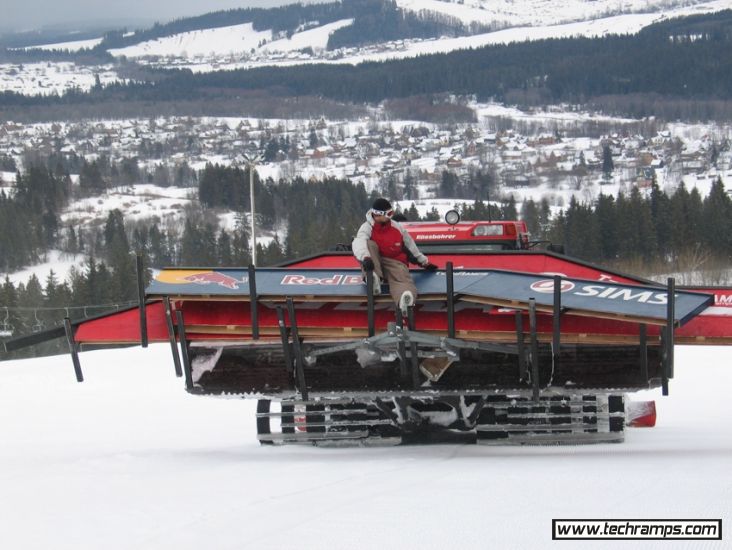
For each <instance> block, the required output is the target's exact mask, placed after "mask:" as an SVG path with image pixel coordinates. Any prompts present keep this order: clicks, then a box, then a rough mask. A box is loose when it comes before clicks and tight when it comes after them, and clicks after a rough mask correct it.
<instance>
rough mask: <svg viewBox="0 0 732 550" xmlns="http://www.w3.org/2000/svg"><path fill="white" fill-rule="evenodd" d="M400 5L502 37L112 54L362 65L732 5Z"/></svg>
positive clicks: (317, 36) (629, 25)
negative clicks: (327, 47) (357, 45)
mask: <svg viewBox="0 0 732 550" xmlns="http://www.w3.org/2000/svg"><path fill="white" fill-rule="evenodd" d="M397 3H398V4H399V6H400V7H402V8H404V9H406V10H410V11H415V12H417V13H420V12H425V11H433V12H438V13H442V14H444V15H448V16H450V17H455V18H458V19H460V20H462V21H463V22H464V23H466V24H467V23H471V22H477V23H482V24H486V25H491V26H494V27H495V28H497V29H501V30H497V31H496V32H490V33H484V34H478V35H473V36H464V37H459V38H439V39H431V40H418V39H410V40H398V41H393V42H387V43H381V44H376V45H372V46H366V47H362V48H339V49H336V50H330V51H328V50H325V45H326V44H327V42H328V36H329V35H330V33H332V32H333V31H334V30H336V29H338V28H341V27H343V26H347V25H350V24H351V22H352V20H342V21H338V22H335V23H330V24H327V25H321V26H318V27H315V28H312V29H309V30H307V31H303V32H299V33H295V34H294V35H293V36H292V38H290V39H286V38H285V39H278V40H274V39H273V35H272V32H271V31H255V30H254V29H253V28H252V25H251V24H244V25H235V26H231V27H223V28H217V29H207V30H203V31H191V32H185V33H180V34H176V35H173V36H169V37H165V38H160V39H157V40H152V41H147V42H142V43H139V44H136V45H134V46H129V47H126V48H121V49H115V50H110V53H112V54H113V55H115V56H126V57H127V58H131V59H135V60H136V61H137V62H138V63H142V64H148V65H151V66H156V67H185V68H188V69H191V70H193V71H195V72H209V71H214V70H231V69H241V68H252V67H261V66H270V65H277V66H290V65H298V64H303V63H338V64H358V63H363V62H367V61H383V60H386V59H400V58H407V57H415V56H418V55H424V54H432V53H445V52H449V51H454V50H460V49H466V48H477V47H481V46H487V45H491V44H508V43H513V42H522V41H526V40H539V39H544V38H566V37H574V36H587V37H597V36H604V35H608V34H632V33H637V32H638V31H640V30H641V29H642V28H644V27H646V26H648V25H651V24H653V23H657V22H659V21H663V20H665V19H669V18H673V17H680V16H684V15H692V14H696V13H711V12H715V11H720V10H723V9H728V8H730V7H731V6H732V2H730V0H713V1H711V2H710V1H697V2H695V1H688V0H687V1H677V0H671V1H669V0H656V1H654V2H623V3H621V4H619V3H618V2H615V1H614V0H613V1H611V0H602V1H598V2H584V1H580V0H572V1H571V2H562V3H560V4H559V6H557V4H556V2H550V1H548V0H530V1H523V2H507V1H501V2H481V1H474V2H472V4H471V3H463V2H460V3H456V2H446V1H439V0H429V1H427V2H423V1H421V0H420V1H417V0H400V1H399V2H397Z"/></svg>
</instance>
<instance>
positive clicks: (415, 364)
mask: <svg viewBox="0 0 732 550" xmlns="http://www.w3.org/2000/svg"><path fill="white" fill-rule="evenodd" d="M407 319H408V320H409V328H410V329H411V330H414V306H409V307H408V308H407ZM409 352H410V355H411V356H412V386H413V387H414V389H415V390H416V389H418V388H419V386H420V385H421V383H422V382H421V380H420V376H419V357H418V356H417V342H414V341H412V342H410V344H409Z"/></svg>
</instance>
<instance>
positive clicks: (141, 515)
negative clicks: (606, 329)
mask: <svg viewBox="0 0 732 550" xmlns="http://www.w3.org/2000/svg"><path fill="white" fill-rule="evenodd" d="M730 359H732V349H730V348H721V347H717V348H715V347H707V348H702V347H678V348H677V350H676V378H675V379H674V380H673V381H672V384H671V391H670V396H668V397H663V398H662V397H660V396H659V395H658V392H656V391H653V392H648V393H651V394H652V395H653V396H654V397H655V398H656V399H657V404H658V409H659V424H658V426H657V427H656V428H653V429H631V430H629V431H628V434H627V438H626V442H625V443H623V444H618V445H596V446H569V447H506V448H492V447H481V446H475V445H433V446H410V447H408V446H404V447H391V448H341V449H337V448H336V449H333V448H316V447H310V446H302V447H295V446H290V447H261V446H259V444H258V443H257V441H256V439H255V427H254V412H255V402H254V401H241V400H238V399H215V398H205V397H196V396H190V395H188V394H186V393H185V391H184V390H183V381H182V380H181V379H177V378H175V376H174V373H173V366H172V362H171V360H170V349H169V347H168V346H167V345H154V346H151V347H150V348H148V349H147V350H143V349H140V348H130V349H126V350H107V351H96V352H88V353H83V354H82V355H81V363H82V367H83V369H84V374H85V377H86V382H84V383H83V384H78V383H77V382H76V381H75V379H74V374H73V369H72V366H71V361H70V359H69V358H68V357H64V356H62V357H50V358H42V359H33V360H25V361H11V362H6V363H0V441H2V445H1V446H0V487H2V498H0V540H2V547H3V548H8V549H19V548H22V549H39V550H40V549H43V550H47V549H50V548H53V549H55V550H61V549H74V550H79V549H98V548H105V549H120V550H122V549H125V550H127V549H130V548H135V549H163V548H171V549H172V548H174V549H176V550H186V549H195V550H200V549H201V548H216V549H234V548H236V549H248V548H267V549H268V550H275V549H291V548H297V549H298V550H305V549H318V550H320V549H323V548H334V549H338V548H348V549H373V548H384V549H391V548H395V549H397V548H398V549H412V548H414V549H420V550H426V549H432V548H434V549H438V548H439V549H448V548H460V549H473V548H475V549H484V548H500V549H512V548H515V549H526V548H545V547H550V545H551V546H553V545H554V544H556V545H560V546H562V548H587V547H590V548H593V549H603V548H618V547H619V546H621V545H622V544H623V543H618V542H616V541H593V542H592V543H591V544H589V545H588V544H587V543H582V542H567V541H565V542H556V543H553V542H552V540H551V520H552V519H553V518H641V519H650V518H697V519H707V518H722V519H723V522H724V523H727V522H729V520H730V512H731V511H732V505H731V504H730V503H732V475H731V474H730V469H729V465H730V464H732V427H731V426H730V422H729V414H730V413H729V406H728V394H729V391H728V388H730V387H732V367H731V366H730V365H731V364H732V361H730ZM643 397H646V396H643ZM723 536H724V538H725V539H729V535H728V534H727V533H723ZM624 547H627V548H634V547H637V546H636V545H634V543H625V546H624ZM643 547H644V548H651V549H653V548H659V549H660V548H720V549H721V548H728V547H729V542H728V540H724V541H722V542H718V541H717V542H712V543H709V542H707V543H702V542H695V541H685V542H676V543H671V544H669V543H668V542H666V541H655V542H644V543H643Z"/></svg>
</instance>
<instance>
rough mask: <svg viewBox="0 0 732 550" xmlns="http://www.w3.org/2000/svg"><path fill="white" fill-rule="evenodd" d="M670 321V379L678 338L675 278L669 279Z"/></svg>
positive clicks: (672, 372) (668, 324)
mask: <svg viewBox="0 0 732 550" xmlns="http://www.w3.org/2000/svg"><path fill="white" fill-rule="evenodd" d="M667 313H668V315H667V316H668V319H667V321H666V325H667V326H668V331H669V334H668V342H667V345H668V377H669V378H673V377H674V345H675V344H676V338H675V337H674V330H675V329H676V280H675V279H674V278H673V277H669V279H668V312H667Z"/></svg>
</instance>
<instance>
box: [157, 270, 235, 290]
mask: <svg viewBox="0 0 732 550" xmlns="http://www.w3.org/2000/svg"><path fill="white" fill-rule="evenodd" d="M155 280H156V281H159V282H161V283H170V284H176V285H183V284H187V283H193V284H197V285H217V286H221V287H224V288H228V289H229V290H238V289H239V285H241V284H242V283H247V282H248V278H247V277H244V278H242V279H236V278H235V277H232V276H231V275H227V274H226V273H221V272H220V271H212V270H206V271H193V270H189V269H170V270H165V271H161V272H160V273H159V274H158V275H157V276H156V277H155Z"/></svg>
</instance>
